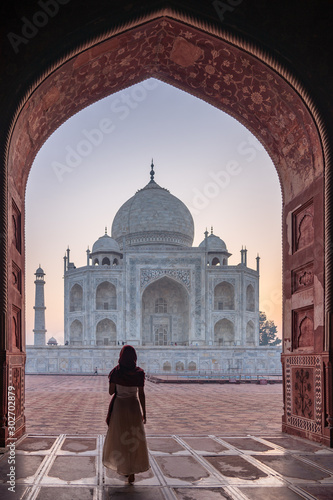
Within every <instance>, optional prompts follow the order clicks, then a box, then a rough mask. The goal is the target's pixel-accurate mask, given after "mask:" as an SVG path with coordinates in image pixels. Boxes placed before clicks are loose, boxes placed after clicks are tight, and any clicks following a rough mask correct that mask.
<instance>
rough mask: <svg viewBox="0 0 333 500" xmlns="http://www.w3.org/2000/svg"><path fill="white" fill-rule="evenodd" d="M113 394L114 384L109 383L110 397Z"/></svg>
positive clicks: (114, 390)
mask: <svg viewBox="0 0 333 500" xmlns="http://www.w3.org/2000/svg"><path fill="white" fill-rule="evenodd" d="M115 392H116V384H114V383H113V382H110V385H109V394H110V396H112V394H114V393H115Z"/></svg>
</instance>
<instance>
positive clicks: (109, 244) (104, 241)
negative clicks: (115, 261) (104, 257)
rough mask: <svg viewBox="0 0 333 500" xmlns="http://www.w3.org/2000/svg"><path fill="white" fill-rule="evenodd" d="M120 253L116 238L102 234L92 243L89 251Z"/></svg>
mask: <svg viewBox="0 0 333 500" xmlns="http://www.w3.org/2000/svg"><path fill="white" fill-rule="evenodd" d="M97 252H100V253H120V248H119V245H118V243H117V242H116V240H114V239H113V238H111V236H109V235H107V234H104V235H103V236H101V237H100V238H98V240H97V241H95V243H94V244H93V247H92V251H91V253H92V254H93V253H97Z"/></svg>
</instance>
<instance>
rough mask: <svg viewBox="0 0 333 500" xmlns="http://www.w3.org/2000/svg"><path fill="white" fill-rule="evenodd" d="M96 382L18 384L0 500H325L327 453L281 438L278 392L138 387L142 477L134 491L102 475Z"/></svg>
mask: <svg viewBox="0 0 333 500" xmlns="http://www.w3.org/2000/svg"><path fill="white" fill-rule="evenodd" d="M109 399H110V396H109V395H108V387H107V378H106V377H101V376H85V377H84V376H57V375H49V376H46V375H45V376H44V375H38V376H35V375H28V376H26V418H27V434H26V435H25V436H24V437H23V438H21V439H20V440H19V441H18V442H17V445H16V491H15V493H14V494H13V493H12V492H9V491H8V489H7V488H8V485H6V474H7V473H8V468H9V465H8V460H7V454H5V455H3V456H2V459H0V475H1V480H2V482H1V483H0V497H1V499H3V500H7V498H10V499H15V500H16V499H19V498H22V499H24V500H55V499H59V498H61V499H62V500H76V499H80V500H86V499H92V500H104V499H105V500H106V499H129V500H131V499H133V500H171V499H172V500H199V499H200V500H201V499H202V500H222V499H237V500H238V499H239V500H275V499H281V500H296V499H301V498H303V499H304V498H305V499H308V500H310V499H312V500H313V499H317V500H324V499H325V500H326V499H332V498H333V450H332V449H329V448H326V447H324V446H321V445H318V444H315V443H311V442H309V441H305V440H300V439H298V438H294V437H290V436H288V435H286V434H283V433H281V431H280V428H281V413H282V385H281V384H274V385H270V384H268V385H254V384H253V385H252V384H223V385H220V384H191V385H189V384H153V383H151V382H147V383H146V399H147V425H146V434H147V438H148V447H149V452H150V464H151V468H150V470H149V471H148V472H145V473H143V474H138V475H137V476H136V481H135V483H134V485H132V486H129V485H126V483H125V481H124V479H123V478H122V477H121V476H118V475H117V474H116V473H113V472H111V471H109V470H107V469H105V468H104V467H103V465H102V462H101V450H102V447H103V440H104V436H105V432H106V424H105V415H106V411H107V407H108V403H109Z"/></svg>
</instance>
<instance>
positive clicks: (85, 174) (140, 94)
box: [25, 79, 282, 345]
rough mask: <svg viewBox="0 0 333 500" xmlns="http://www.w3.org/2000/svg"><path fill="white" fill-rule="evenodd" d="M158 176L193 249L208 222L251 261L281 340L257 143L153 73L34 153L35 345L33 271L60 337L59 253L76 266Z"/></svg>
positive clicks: (273, 242) (29, 244) (277, 276)
mask: <svg viewBox="0 0 333 500" xmlns="http://www.w3.org/2000/svg"><path fill="white" fill-rule="evenodd" d="M152 158H153V159H154V164H155V181H156V182H157V184H159V185H160V186H162V187H165V188H167V189H168V190H169V191H170V192H171V194H173V195H174V196H176V197H177V198H179V199H180V200H182V201H183V203H185V205H186V206H187V207H188V208H189V210H190V212H191V213H192V216H193V219H194V225H195V237H194V242H193V245H194V246H198V245H199V244H200V242H201V241H202V240H203V239H204V232H205V230H206V228H208V229H209V231H210V228H211V227H213V231H214V234H216V235H217V236H219V237H220V238H222V240H223V241H225V243H226V245H227V249H228V251H229V252H230V253H231V254H232V256H231V257H230V259H229V264H230V265H237V264H239V262H240V250H241V248H242V246H246V248H247V249H248V254H247V257H248V261H247V262H248V267H250V268H252V269H255V268H256V261H255V258H256V256H257V253H258V254H259V256H260V310H262V311H264V312H266V315H267V317H268V318H269V319H271V320H273V321H274V322H275V324H276V325H277V327H278V336H279V337H281V336H282V318H281V316H282V312H281V311H282V278H281V276H282V271H281V269H282V268H281V262H282V243H281V213H282V198H281V189H280V184H279V180H278V176H277V173H276V170H275V167H274V165H273V163H272V161H271V159H270V157H269V156H268V154H267V153H266V151H265V150H264V148H263V147H262V145H261V144H260V143H259V142H258V141H257V139H256V138H255V137H254V136H253V135H252V134H251V133H250V132H249V131H248V130H247V129H246V128H245V127H244V126H243V125H241V124H240V123H239V122H237V121H236V120H235V119H234V118H232V117H230V116H229V115H227V114H226V113H224V112H222V111H220V110H218V109H216V108H214V107H213V106H211V105H210V104H207V103H205V102H204V101H202V100H200V99H198V98H196V97H193V96H191V95H189V94H187V93H185V92H183V91H181V90H178V89H176V88H174V87H172V86H170V85H168V84H166V83H163V82H160V81H158V80H155V79H149V80H146V81H145V82H141V83H139V84H136V85H134V86H132V87H130V88H128V89H126V90H123V91H121V92H117V93H115V94H112V95H111V96H109V97H107V98H105V99H102V100H101V101H99V102H97V103H95V104H93V105H91V106H89V107H87V108H85V109H84V110H82V111H81V112H79V113H77V114H76V115H74V116H73V117H71V118H70V119H69V120H67V121H66V122H65V123H64V124H63V125H61V126H60V127H59V128H58V129H57V130H56V131H55V132H54V133H53V134H52V135H51V136H50V137H49V139H48V140H47V141H46V142H45V144H44V145H43V146H42V148H41V149H40V150H39V152H38V154H37V156H36V158H35V161H34V163H33V166H32V169H31V172H30V175H29V179H28V183H27V189H26V228H25V231H26V271H27V272H26V332H27V344H28V345H31V344H33V328H34V310H33V306H34V299H35V297H34V295H35V285H34V280H35V276H34V273H35V272H36V269H37V267H38V266H39V265H41V267H42V268H43V270H44V272H45V274H46V276H45V281H46V284H45V305H46V312H45V318H46V329H47V333H46V341H47V340H48V339H49V338H50V337H51V336H53V337H55V338H56V339H57V340H58V342H59V343H60V344H63V343H64V333H63V332H64V304H63V302H64V283H63V256H64V254H65V251H66V248H67V247H68V246H69V248H70V252H71V261H72V262H74V264H75V265H76V267H80V266H85V265H86V250H87V248H88V246H89V248H90V249H91V247H92V245H93V243H94V242H95V241H96V240H97V239H98V238H99V237H100V236H102V235H103V234H104V232H105V227H107V231H108V234H109V235H111V225H112V221H113V218H114V216H115V214H116V212H117V211H118V209H119V208H120V207H121V205H122V204H123V203H125V202H126V201H127V200H128V199H129V198H130V197H131V196H133V195H134V194H135V192H136V191H137V190H138V189H140V188H142V187H144V186H145V185H146V184H147V183H148V182H149V180H150V175H149V172H150V163H151V159H152Z"/></svg>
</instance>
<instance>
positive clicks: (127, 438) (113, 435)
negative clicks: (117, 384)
mask: <svg viewBox="0 0 333 500" xmlns="http://www.w3.org/2000/svg"><path fill="white" fill-rule="evenodd" d="M102 461H103V464H104V465H105V467H108V468H109V469H113V470H115V471H117V472H118V474H123V475H130V474H138V473H139V472H144V471H146V470H148V469H149V458H148V449H147V441H146V434H145V430H144V426H143V422H142V416H141V409H140V403H139V400H138V398H137V397H136V396H131V397H126V398H120V397H118V396H117V397H116V399H115V402H114V405H113V409H112V413H111V419H110V424H109V428H108V431H107V434H106V437H105V441H104V447H103V458H102Z"/></svg>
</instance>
